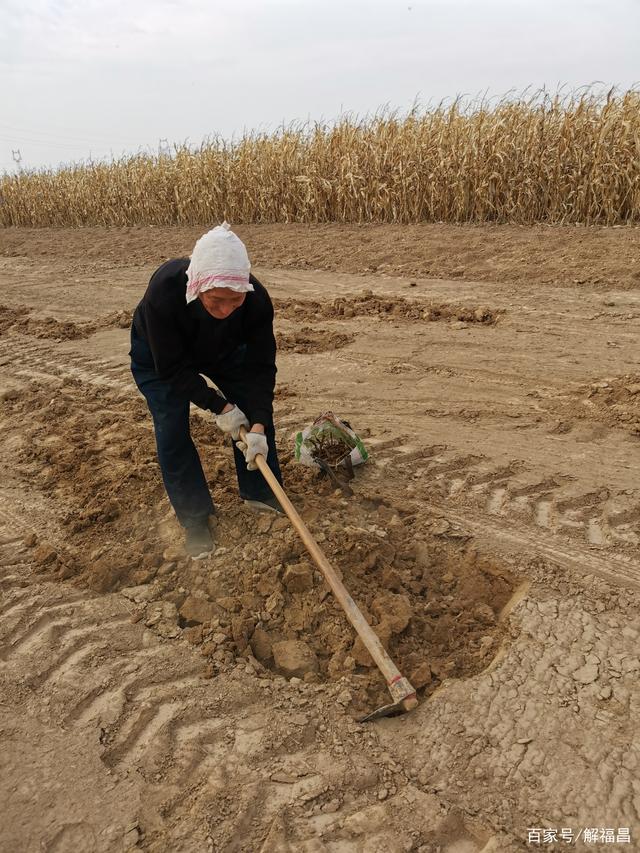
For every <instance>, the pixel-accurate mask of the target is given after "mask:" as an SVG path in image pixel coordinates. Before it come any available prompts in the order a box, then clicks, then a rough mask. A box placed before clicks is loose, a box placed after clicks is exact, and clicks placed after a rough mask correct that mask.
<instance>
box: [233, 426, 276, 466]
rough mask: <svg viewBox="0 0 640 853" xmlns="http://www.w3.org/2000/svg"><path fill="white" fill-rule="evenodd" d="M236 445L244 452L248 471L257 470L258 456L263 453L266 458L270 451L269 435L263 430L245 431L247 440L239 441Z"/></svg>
mask: <svg viewBox="0 0 640 853" xmlns="http://www.w3.org/2000/svg"><path fill="white" fill-rule="evenodd" d="M236 447H237V448H238V450H240V451H241V452H242V453H244V458H245V460H246V462H247V471H257V470H258V466H257V465H256V462H255V459H256V456H257V455H258V454H259V453H261V454H262V455H263V456H264V458H265V459H266V458H267V453H268V452H269V444H268V443H267V437H266V435H263V434H262V433H261V432H247V433H245V440H244V441H239V442H237V444H236Z"/></svg>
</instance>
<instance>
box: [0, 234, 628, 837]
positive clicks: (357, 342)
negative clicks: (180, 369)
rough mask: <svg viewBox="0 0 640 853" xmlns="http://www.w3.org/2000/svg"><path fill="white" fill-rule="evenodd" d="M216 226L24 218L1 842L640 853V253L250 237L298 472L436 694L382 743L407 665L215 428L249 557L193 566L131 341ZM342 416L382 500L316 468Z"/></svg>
mask: <svg viewBox="0 0 640 853" xmlns="http://www.w3.org/2000/svg"><path fill="white" fill-rule="evenodd" d="M202 230H204V229H161V228H147V229H142V228H140V229H122V230H118V229H95V228H92V229H85V230H79V231H71V230H58V231H54V230H40V231H31V230H7V231H4V232H0V282H1V291H0V304H1V306H2V307H1V310H0V364H1V365H2V374H1V378H0V431H1V433H0V435H1V442H0V456H1V460H2V471H3V476H2V481H1V485H0V501H1V502H0V596H1V597H0V614H1V618H0V732H1V735H2V749H1V750H0V801H1V802H2V803H3V819H2V822H1V824H0V849H1V850H3V851H4V850H7V851H12V853H13V851H27V853H31V851H33V853H35V851H47V852H48V853H49V852H50V853H62V851H65V852H66V851H83V853H84V851H87V853H88V851H119V850H131V849H142V850H148V851H153V853H164V852H165V851H172V853H174V851H175V853H178V851H184V852H185V853H187V851H189V853H191V851H194V853H195V851H207V850H210V851H263V853H285V851H292V853H293V851H295V853H297V851H306V853H316V851H318V853H319V851H330V853H343V851H346V853H360V851H364V852H365V853H378V851H381V853H382V851H385V853H386V851H392V853H395V851H407V853H408V851H422V853H432V851H433V853H435V852H436V851H442V853H444V851H446V853H476V852H477V853H479V851H484V853H489V851H512V850H514V851H515V850H527V849H528V850H531V849H536V848H537V847H538V846H540V847H544V848H545V849H564V848H565V847H567V846H569V842H568V841H566V840H565V841H563V840H561V838H562V836H561V830H564V838H565V839H568V838H569V830H570V831H571V838H572V840H573V843H574V844H575V846H576V847H578V848H580V847H584V848H585V849H593V848H595V847H600V845H602V847H604V846H605V845H606V846H608V847H610V848H613V849H638V848H639V847H640V784H639V782H638V779H639V771H640V747H639V745H638V739H637V732H638V726H639V725H640V686H639V681H638V674H639V672H640V657H639V652H638V640H639V638H640V615H639V608H638V605H639V603H640V558H639V557H638V545H639V544H640V487H639V486H638V484H637V470H638V466H639V464H640V364H639V362H638V353H637V345H638V344H637V342H638V332H639V331H640V242H639V236H640V232H638V230H637V229H622V228H620V229H618V228H614V229H608V230H607V229H592V230H587V229H578V228H542V227H540V228H530V229H525V228H512V227H494V228H489V227H482V228H480V227H475V228H456V227H447V226H428V227H424V228H420V227H408V228H400V227H398V228H391V227H370V228H369V227H353V228H350V227H340V228H339V227H333V226H331V227H324V228H302V227H299V226H282V227H275V226H269V227H266V226H264V227H245V228H241V229H238V230H239V233H240V234H241V236H243V238H244V239H245V240H246V242H247V245H248V248H249V251H250V255H251V257H252V259H253V262H254V272H255V273H256V275H257V276H258V277H259V278H260V280H261V281H262V282H263V283H264V284H265V285H266V286H267V287H268V289H269V291H270V293H271V295H272V297H273V299H274V303H275V305H276V315H277V335H278V342H279V348H280V354H279V360H278V365H279V374H278V380H279V383H278V391H277V398H276V426H277V429H278V436H279V449H280V454H281V459H282V462H283V472H284V476H285V486H286V488H287V491H288V493H289V494H290V497H291V498H292V500H293V502H294V503H295V504H296V506H297V507H298V508H299V510H300V512H301V514H302V515H303V517H304V518H305V520H306V521H307V523H308V525H309V526H310V528H311V530H312V531H313V532H314V534H315V535H316V537H317V538H318V540H319V541H320V542H321V544H322V547H323V548H324V549H325V550H326V552H327V554H328V555H329V557H330V559H331V560H332V562H333V563H334V565H335V566H336V567H337V568H339V569H340V571H341V572H342V574H343V577H344V580H345V583H346V584H347V586H348V588H349V589H350V590H351V592H352V594H353V596H354V598H355V599H356V601H357V602H358V603H359V604H360V605H361V606H362V608H363V610H364V611H365V613H366V614H367V616H368V617H369V618H370V619H371V622H372V624H374V626H375V627H376V630H378V631H379V633H380V634H381V636H382V638H383V640H384V642H385V643H386V644H387V646H388V648H389V650H390V652H391V654H392V656H393V657H394V658H395V659H397V662H398V663H399V665H400V667H401V669H402V670H403V671H404V672H405V673H406V674H407V675H408V676H409V677H410V678H411V679H413V680H414V682H415V684H416V685H417V686H418V687H419V695H420V697H421V703H420V706H419V708H418V709H417V710H416V711H414V712H412V713H411V714H410V715H407V716H404V717H399V718H395V719H387V720H382V721H378V722H375V723H372V724H366V725H362V724H360V723H358V722H357V719H358V718H359V717H360V716H361V715H362V713H364V712H367V711H369V710H372V709H373V708H375V707H377V705H378V704H381V703H382V702H383V701H386V695H387V694H386V690H385V687H384V684H383V683H382V680H381V678H380V676H379V675H378V673H377V671H376V670H375V668H372V666H371V665H370V664H371V661H370V660H369V659H368V658H367V655H366V653H364V651H363V649H362V648H361V647H360V646H359V644H358V643H354V637H353V633H352V630H351V629H350V627H349V626H348V624H347V623H346V620H345V619H344V617H343V616H342V614H341V611H340V610H339V608H338V607H337V606H336V605H335V603H334V601H333V599H332V596H331V594H330V593H329V591H328V589H327V588H326V586H325V584H324V583H323V581H322V579H321V577H320V575H319V574H318V572H317V571H315V569H314V567H313V565H312V564H311V563H310V562H309V561H308V559H307V558H306V557H305V553H304V551H303V549H302V547H301V545H300V544H299V542H298V540H297V538H296V536H295V535H294V534H293V532H292V531H291V530H290V528H289V525H288V522H286V520H284V519H276V520H273V519H271V518H267V517H255V516H253V515H251V514H248V513H247V512H246V511H245V509H244V508H243V507H241V506H240V504H239V501H238V498H237V492H236V486H235V480H234V475H233V470H232V468H233V466H232V460H231V451H230V449H229V448H228V447H227V446H225V445H224V443H223V442H222V441H221V439H220V436H219V435H218V433H217V431H216V429H215V427H214V425H213V423H212V421H211V419H210V418H208V417H201V416H200V415H199V414H198V413H195V412H194V415H193V418H192V428H193V434H194V436H195V439H196V443H197V445H198V447H199V448H200V451H201V456H202V458H203V463H204V465H205V470H206V474H207V477H208V479H209V481H210V485H211V488H212V492H213V495H214V500H215V502H216V504H217V506H218V515H217V522H216V525H217V526H216V540H217V543H218V549H217V551H216V553H215V554H214V555H213V556H212V557H211V558H210V559H208V560H206V561H202V562H191V561H189V560H187V559H185V557H184V555H183V553H182V551H181V547H180V544H181V534H180V530H179V528H178V527H177V524H176V523H175V521H174V519H173V517H172V513H171V511H170V508H169V505H168V502H167V499H166V497H165V495H164V491H163V488H162V485H161V482H160V477H159V470H158V465H157V462H156V460H155V450H154V443H153V433H152V430H151V424H150V418H149V416H148V413H147V410H146V407H145V404H144V401H143V400H142V397H140V395H139V394H138V392H137V390H136V389H135V386H134V385H133V383H132V380H131V378H130V374H129V368H128V358H127V352H128V327H129V323H130V318H131V312H132V310H133V308H134V307H135V305H136V303H137V301H138V300H139V298H140V297H141V295H142V293H143V291H144V288H145V286H146V282H147V280H148V278H149V275H150V274H151V272H152V271H153V269H154V268H155V267H156V266H157V265H158V264H159V263H160V262H162V260H164V259H165V258H166V257H171V256H176V255H184V254H187V253H188V252H189V251H190V249H191V247H192V244H193V242H194V240H195V238H196V237H197V236H198V235H199V234H200V233H201V231H202ZM326 409H332V410H334V411H335V412H336V413H338V414H339V415H341V416H342V417H344V418H346V419H348V420H349V421H350V422H351V423H352V425H353V426H354V428H355V429H356V430H357V431H358V432H359V433H360V434H361V435H362V436H363V439H364V441H365V443H366V445H367V447H368V448H369V450H370V451H371V459H370V461H369V462H368V463H367V464H366V465H365V466H363V467H362V468H361V469H360V470H359V471H358V472H357V477H356V479H355V481H354V482H353V484H352V486H353V491H354V494H353V496H351V497H347V496H345V495H344V494H343V493H341V492H340V491H334V488H333V486H332V485H331V484H330V483H329V482H328V481H327V480H326V479H323V478H321V477H318V476H317V475H316V474H315V473H314V472H312V471H310V470H308V469H304V468H301V467H300V466H299V465H297V464H296V463H295V461H294V459H293V436H294V434H295V432H296V430H297V429H298V428H300V427H301V426H304V425H305V424H306V423H307V422H309V421H310V420H312V419H313V418H314V417H316V416H317V414H318V413H319V412H321V411H323V410H326ZM286 641H302V642H304V643H306V644H307V646H308V648H309V649H310V653H309V657H310V663H309V665H308V666H305V667H303V668H302V669H297V668H295V667H293V665H292V668H291V669H287V668H286V666H287V664H285V663H283V659H282V655H281V653H280V652H279V651H278V649H280V650H282V646H281V645H280V646H276V644H282V643H284V642H286ZM274 646H276V648H275V654H274ZM543 829H545V830H555V831H556V833H557V837H558V840H557V842H554V841H548V842H544V843H540V844H536V843H535V841H532V842H531V843H528V841H529V840H530V833H531V832H532V831H533V830H536V831H537V832H539V833H542V831H543ZM592 829H597V830H598V833H597V834H598V838H599V840H598V841H597V842H595V843H591V842H589V840H588V839H589V837H592V836H591V835H590V833H591V830H592ZM606 829H611V830H612V831H613V841H610V842H607V841H605V836H604V830H606ZM624 829H628V831H629V835H630V838H631V841H630V843H629V844H624V846H623V843H622V839H623V837H624V832H620V830H624ZM585 830H587V833H588V834H585ZM600 830H602V831H603V834H602V836H600ZM541 837H542V836H541ZM610 837H611V836H610ZM533 838H534V839H535V835H534V836H533ZM618 839H619V840H620V846H619V847H618V844H617V840H618Z"/></svg>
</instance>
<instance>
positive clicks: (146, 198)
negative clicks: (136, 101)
mask: <svg viewBox="0 0 640 853" xmlns="http://www.w3.org/2000/svg"><path fill="white" fill-rule="evenodd" d="M225 218H226V219H228V220H229V221H230V222H233V223H236V224H239V223H273V222H301V223H322V222H344V223H418V222H451V223H465V222H474V223H480V222H512V223H520V224H531V223H536V222H546V223H582V224H586V225H589V224H601V225H617V224H623V223H637V222H639V221H640V92H639V91H637V90H630V91H627V92H622V93H613V92H610V93H609V95H608V96H597V95H594V94H593V93H591V92H589V91H587V92H583V93H582V94H577V93H574V94H571V95H568V96H564V97H560V96H549V95H545V94H538V95H533V96H531V97H528V98H525V97H520V98H518V99H516V100H513V99H503V100H502V101H500V102H499V103H497V104H495V105H493V106H491V105H489V104H487V103H484V102H476V103H472V104H466V105H465V104H464V103H463V102H462V101H460V100H456V101H454V102H453V103H451V104H449V105H440V106H438V107H435V108H433V109H427V110H424V111H422V112H419V111H418V110H417V109H416V110H413V111H412V112H411V113H409V114H408V115H405V116H402V117H399V116H398V115H396V114H393V113H389V112H382V113H380V114H378V115H376V116H371V117H368V118H366V119H357V118H352V117H344V118H342V119H340V120H339V121H338V122H336V123H335V124H331V125H320V124H315V125H309V124H307V125H295V126H290V127H286V128H282V129H281V130H279V131H277V132H274V133H272V134H257V133H251V134H247V135H245V136H244V137H242V138H241V139H238V140H233V141H225V140H223V139H219V138H215V139H210V140H208V141H207V142H206V143H204V144H202V145H201V146H200V147H199V148H198V149H193V148H189V147H187V146H179V145H178V146H176V147H175V148H174V152H173V154H172V156H158V157H156V156H150V155H142V154H138V155H134V156H130V157H126V158H122V159H119V160H115V161H113V162H108V163H106V162H97V163H84V164H77V165H72V166H69V167H65V168H61V169H58V170H41V171H33V172H23V173H21V174H19V175H5V176H3V177H2V178H0V223H1V224H2V225H3V226H11V225H18V226H47V225H53V226H58V225H59V226H63V225H65V226H80V225H134V224H148V225H152V224H153V225H169V224H192V225H196V224H210V223H215V222H219V221H222V220H223V219H225Z"/></svg>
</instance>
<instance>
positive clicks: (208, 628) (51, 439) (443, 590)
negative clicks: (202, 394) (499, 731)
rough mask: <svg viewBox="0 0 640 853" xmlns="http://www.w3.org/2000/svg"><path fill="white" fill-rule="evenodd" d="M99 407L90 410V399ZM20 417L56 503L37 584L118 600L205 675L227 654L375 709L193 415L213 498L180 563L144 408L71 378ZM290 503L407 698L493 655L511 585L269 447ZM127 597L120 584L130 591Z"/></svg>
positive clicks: (331, 625)
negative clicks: (49, 576) (213, 510)
mask: <svg viewBox="0 0 640 853" xmlns="http://www.w3.org/2000/svg"><path fill="white" fill-rule="evenodd" d="M94 400H95V403H94ZM4 405H5V406H7V407H9V409H10V413H11V414H12V415H13V416H14V417H16V418H20V417H21V416H22V414H23V413H26V412H27V411H29V412H30V417H31V420H30V423H29V426H28V427H27V428H26V435H25V441H24V445H23V447H22V450H21V451H20V459H21V462H22V466H23V468H24V473H25V475H26V476H29V477H30V479H31V481H32V483H33V485H35V486H37V487H38V488H39V489H41V490H43V491H44V492H45V493H48V494H49V495H50V497H52V498H54V500H55V502H56V504H57V505H59V506H65V507H67V514H66V515H65V516H64V517H63V519H62V523H63V526H64V528H65V530H66V532H67V548H66V549H65V550H64V551H62V550H61V549H59V548H54V547H53V546H52V545H50V544H48V543H46V542H39V543H36V542H33V541H32V542H31V543H30V544H32V545H34V546H35V551H34V557H35V559H36V561H37V562H38V563H39V565H40V566H41V567H42V570H43V571H44V572H53V573H54V574H55V576H58V577H62V578H69V577H73V576H77V579H78V582H79V583H81V584H85V583H88V584H89V585H90V586H91V587H92V588H93V589H95V590H97V591H101V592H105V591H108V590H113V589H118V588H120V589H122V588H125V592H126V594H127V595H129V596H130V597H131V598H132V600H133V601H134V602H136V603H137V604H139V606H140V611H139V617H140V618H141V619H144V620H145V624H146V625H147V626H148V627H151V628H153V629H154V630H156V631H158V632H160V633H161V634H162V635H163V636H168V637H173V636H177V635H178V634H179V633H180V631H184V633H185V635H186V636H187V637H188V639H189V640H190V641H191V642H193V643H194V644H196V645H200V646H201V648H202V653H203V655H204V656H205V657H206V658H207V659H208V660H209V662H210V671H211V673H212V674H213V673H215V672H216V671H218V670H220V669H225V668H227V667H229V666H232V665H234V663H235V661H236V659H237V658H238V657H242V658H243V659H246V658H247V656H249V660H250V661H252V662H253V664H252V665H254V666H255V667H257V668H258V669H260V668H262V667H266V668H268V669H274V670H276V671H278V672H280V673H282V674H285V675H287V676H297V677H300V678H304V679H305V680H306V681H314V680H317V679H326V678H329V679H336V678H341V677H347V678H348V679H349V686H348V689H347V688H345V691H346V692H345V694H344V700H345V705H351V706H352V709H353V710H354V712H356V713H359V712H361V711H362V710H364V709H366V708H368V707H371V705H372V704H375V703H380V702H383V701H385V687H384V684H383V683H382V680H381V678H380V676H379V674H378V672H377V670H376V669H375V668H374V667H373V665H372V661H371V660H370V659H369V656H368V654H367V653H366V651H365V650H364V648H363V647H362V646H361V644H360V642H359V641H356V642H354V634H353V631H352V629H351V628H350V626H349V625H348V624H347V622H346V620H345V618H344V616H343V614H342V613H341V611H340V610H339V608H338V607H337V605H336V603H335V601H334V599H333V597H332V595H331V594H330V592H329V590H328V588H327V587H326V585H325V583H324V582H323V580H322V578H321V576H320V575H319V573H318V572H317V571H316V570H315V568H314V567H313V565H312V564H311V563H310V562H309V560H308V559H307V557H306V556H305V551H304V548H303V546H302V545H301V543H300V541H299V539H298V538H297V536H296V535H295V533H294V531H293V530H292V529H291V527H290V525H289V523H288V521H287V520H286V519H284V518H274V517H272V516H254V515H252V514H249V513H248V512H247V511H246V510H244V509H243V508H240V507H239V501H238V497H237V486H236V483H235V476H234V472H233V466H232V461H231V458H230V455H231V454H230V448H228V447H226V446H225V445H224V444H223V443H222V439H221V437H220V434H219V433H218V432H217V431H216V430H215V429H214V427H213V425H212V424H210V423H208V422H206V421H203V420H202V419H201V418H197V417H196V418H193V419H192V433H193V435H194V438H195V440H196V443H197V445H198V447H199V448H200V450H201V455H202V458H203V461H204V463H205V465H206V474H207V476H208V480H209V483H210V486H211V488H212V492H213V495H214V500H215V502H216V505H217V506H218V508H219V511H218V512H219V515H218V520H217V522H216V541H217V542H218V543H219V547H218V549H217V551H216V553H215V555H214V556H213V557H212V558H211V559H210V560H208V561H204V562H193V561H191V560H189V559H187V558H185V556H184V552H183V551H182V535H181V531H180V530H179V528H178V526H177V524H176V523H175V521H174V520H173V517H172V514H171V512H170V511H169V512H168V504H167V502H166V498H165V496H164V493H163V488H162V484H161V480H160V474H159V470H158V465H157V462H156V457H155V448H154V441H153V435H152V432H151V430H150V419H149V416H148V413H147V412H146V409H145V406H144V403H143V402H142V400H135V399H134V400H132V399H130V398H129V397H128V395H127V397H126V399H123V398H122V397H118V396H117V395H115V394H113V393H111V392H107V391H106V390H104V389H100V390H99V391H92V390H91V389H87V388H86V387H79V386H75V385H74V383H73V382H69V381H67V383H66V384H65V385H64V386H63V387H62V388H60V390H59V392H58V393H57V394H56V395H55V397H54V398H53V399H52V395H51V389H48V390H47V389H44V388H40V387H39V386H37V385H35V384H34V385H33V386H32V387H31V389H30V391H29V393H28V394H23V395H22V397H19V398H18V399H12V400H8V401H6V402H5V403H4ZM281 457H282V462H283V470H284V474H285V479H286V486H287V490H288V493H289V494H290V495H291V497H292V499H293V500H294V502H295V503H296V504H297V505H298V506H299V507H300V509H301V511H302V512H303V515H304V517H305V519H306V521H307V522H308V523H309V524H311V526H312V528H313V529H314V531H315V532H316V534H317V535H318V539H319V540H320V541H321V542H322V545H323V548H324V549H325V550H326V552H327V554H328V556H329V558H330V560H332V561H333V563H334V565H335V566H336V567H338V568H339V570H341V571H342V572H344V579H345V582H346V584H347V586H348V588H349V589H350V591H351V592H352V594H353V595H354V597H355V598H356V600H357V601H358V602H359V604H360V605H361V606H362V608H363V610H364V611H365V613H366V614H367V616H368V617H369V619H370V620H371V622H372V623H373V624H374V625H375V627H376V630H377V632H378V633H379V634H380V636H381V638H382V640H383V642H384V643H385V645H387V646H388V648H389V650H390V652H391V653H392V655H393V656H394V657H395V658H396V659H397V661H398V663H399V665H400V666H401V667H402V668H403V670H404V671H406V672H407V674H408V675H409V677H410V678H411V679H413V681H414V683H415V686H417V687H419V688H425V689H426V690H427V691H428V692H430V691H432V690H433V689H434V688H435V687H436V686H437V685H438V684H439V683H440V682H441V681H442V679H444V678H445V677H447V676H463V675H470V674H472V673H474V672H477V671H479V670H480V669H482V668H483V667H484V666H486V665H487V663H488V662H489V661H490V660H491V659H492V657H493V656H494V655H495V652H496V650H497V647H498V644H499V641H500V637H501V633H502V628H501V626H500V625H499V623H498V621H497V620H498V614H499V611H500V608H501V607H502V606H503V605H504V604H505V603H506V602H507V600H508V599H509V597H510V595H511V592H512V588H513V583H512V580H511V577H510V576H509V574H508V573H507V572H505V571H502V570H501V569H500V568H498V567H496V566H495V565H493V564H491V563H489V562H487V561H484V560H482V559H481V558H479V557H478V555H476V554H475V553H473V552H465V551H464V548H462V547H461V546H458V547H456V546H454V545H450V544H447V543H445V542H443V541H442V540H437V539H435V538H434V539H432V540H430V541H429V540H425V539H420V537H416V533H415V531H414V530H413V527H412V525H413V522H414V518H413V517H412V516H410V515H406V513H405V514H404V517H403V514H402V512H401V511H400V512H399V511H398V510H397V509H395V508H394V507H393V506H392V505H390V504H389V503H388V501H387V500H386V499H385V498H384V497H382V496H381V495H378V494H376V493H371V494H368V493H367V492H366V491H365V489H360V490H359V494H357V495H356V496H355V497H354V498H353V499H351V500H349V501H347V500H345V499H344V498H343V497H342V495H341V494H337V493H334V492H333V491H332V487H331V486H330V485H329V483H328V481H325V480H321V479H318V477H317V475H316V474H315V472H313V471H311V470H309V469H305V468H303V467H301V466H299V465H297V464H296V463H295V461H294V460H293V459H292V455H291V452H290V450H289V449H288V448H281ZM132 587H133V589H129V590H128V591H127V588H132Z"/></svg>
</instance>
